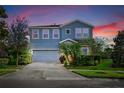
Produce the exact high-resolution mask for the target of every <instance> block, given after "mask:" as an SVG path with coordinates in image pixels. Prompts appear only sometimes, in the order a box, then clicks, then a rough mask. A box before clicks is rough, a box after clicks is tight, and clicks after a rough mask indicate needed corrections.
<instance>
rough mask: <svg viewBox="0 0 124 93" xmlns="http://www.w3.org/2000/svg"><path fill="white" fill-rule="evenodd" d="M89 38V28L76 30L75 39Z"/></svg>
mask: <svg viewBox="0 0 124 93" xmlns="http://www.w3.org/2000/svg"><path fill="white" fill-rule="evenodd" d="M88 37H89V28H76V29H75V38H77V39H80V38H88Z"/></svg>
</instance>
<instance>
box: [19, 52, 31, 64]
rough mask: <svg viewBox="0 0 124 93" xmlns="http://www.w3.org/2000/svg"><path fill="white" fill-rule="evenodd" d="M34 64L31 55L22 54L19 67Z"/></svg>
mask: <svg viewBox="0 0 124 93" xmlns="http://www.w3.org/2000/svg"><path fill="white" fill-rule="evenodd" d="M31 62H32V55H31V54H30V53H27V54H22V55H21V56H20V58H19V65H26V64H30V63H31Z"/></svg>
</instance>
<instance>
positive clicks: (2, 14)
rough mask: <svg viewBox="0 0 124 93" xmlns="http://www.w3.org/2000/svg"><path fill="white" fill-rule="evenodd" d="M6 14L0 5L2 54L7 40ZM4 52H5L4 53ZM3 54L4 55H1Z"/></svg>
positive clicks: (0, 49)
mask: <svg viewBox="0 0 124 93" xmlns="http://www.w3.org/2000/svg"><path fill="white" fill-rule="evenodd" d="M7 17H8V16H7V14H6V12H5V9H4V8H3V6H0V54H1V55H2V54H3V52H5V48H6V42H7V41H6V40H7V36H8V33H9V32H8V26H7V23H6V18H7ZM4 54H5V53H4ZM2 56H4V55H2Z"/></svg>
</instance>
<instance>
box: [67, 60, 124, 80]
mask: <svg viewBox="0 0 124 93" xmlns="http://www.w3.org/2000/svg"><path fill="white" fill-rule="evenodd" d="M111 64H112V60H111V59H105V60H102V62H101V63H100V64H98V65H97V66H67V67H66V68H67V69H69V70H70V71H72V72H74V73H77V74H80V75H82V76H86V77H95V78H124V68H112V67H111Z"/></svg>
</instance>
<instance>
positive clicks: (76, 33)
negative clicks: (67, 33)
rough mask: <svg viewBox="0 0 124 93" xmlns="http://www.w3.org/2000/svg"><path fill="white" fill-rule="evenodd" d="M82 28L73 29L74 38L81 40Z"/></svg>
mask: <svg viewBox="0 0 124 93" xmlns="http://www.w3.org/2000/svg"><path fill="white" fill-rule="evenodd" d="M82 37H83V36H82V28H75V38H82Z"/></svg>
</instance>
